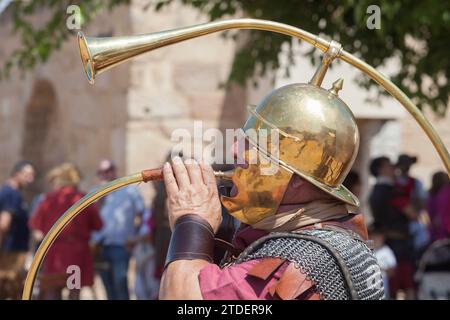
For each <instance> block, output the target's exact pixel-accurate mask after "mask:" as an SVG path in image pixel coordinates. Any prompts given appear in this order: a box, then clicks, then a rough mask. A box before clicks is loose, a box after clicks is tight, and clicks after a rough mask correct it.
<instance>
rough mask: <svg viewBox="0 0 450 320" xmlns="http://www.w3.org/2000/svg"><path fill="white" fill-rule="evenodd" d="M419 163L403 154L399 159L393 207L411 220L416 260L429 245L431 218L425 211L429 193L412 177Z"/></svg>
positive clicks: (410, 227) (410, 229) (411, 233)
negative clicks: (415, 166)
mask: <svg viewBox="0 0 450 320" xmlns="http://www.w3.org/2000/svg"><path fill="white" fill-rule="evenodd" d="M415 163H417V157H412V156H409V155H407V154H401V155H400V156H399V157H398V160H397V164H396V165H395V167H396V173H397V174H396V179H395V197H394V199H393V200H392V203H393V205H394V206H395V207H396V208H398V209H399V210H401V211H403V212H404V213H405V214H406V215H407V216H408V217H409V219H410V222H409V233H410V236H411V238H412V243H413V248H414V259H415V262H416V263H418V260H419V259H420V257H421V256H422V253H423V252H424V251H425V249H426V247H427V246H428V244H429V241H430V239H429V234H428V230H427V228H428V224H429V217H428V214H427V213H426V211H425V206H426V199H427V192H426V191H425V188H424V186H423V183H422V182H421V181H420V180H419V179H417V178H414V177H412V176H411V173H410V171H411V167H412V166H413V165H414V164H415Z"/></svg>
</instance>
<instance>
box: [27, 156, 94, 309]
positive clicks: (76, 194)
mask: <svg viewBox="0 0 450 320" xmlns="http://www.w3.org/2000/svg"><path fill="white" fill-rule="evenodd" d="M47 178H48V179H49V180H51V181H52V185H53V188H54V190H53V191H51V192H49V193H48V194H47V195H45V197H44V199H43V200H42V201H41V203H40V204H39V205H38V207H37V208H36V212H35V213H34V215H33V216H32V217H31V218H30V221H29V226H30V229H32V230H33V236H34V238H35V240H36V241H39V240H42V238H43V237H44V236H45V234H47V233H48V231H49V230H50V229H51V227H52V226H53V225H54V223H55V222H56V221H57V220H58V219H59V218H60V217H61V216H62V215H63V214H64V212H65V211H66V210H67V209H69V208H70V207H71V206H72V205H73V204H75V203H76V202H77V201H78V200H80V199H81V198H82V197H83V196H84V195H85V194H84V193H83V192H81V191H79V189H78V184H79V182H80V180H81V177H80V173H79V171H78V170H77V168H76V167H75V166H74V165H73V164H71V163H64V164H62V165H61V166H58V167H56V168H55V169H53V170H51V171H50V173H49V175H48V176H47ZM101 227H102V222H101V219H100V215H99V212H98V209H97V207H96V205H91V206H89V207H87V208H86V209H85V210H84V211H83V212H82V213H81V214H80V215H78V216H77V217H75V218H74V219H73V221H71V223H70V224H68V225H67V226H66V227H65V228H64V230H63V231H62V232H61V234H60V235H59V236H58V238H57V239H56V240H55V242H54V243H53V245H52V246H51V248H50V249H49V251H48V253H47V256H46V258H45V260H44V263H43V266H42V269H41V272H40V278H39V280H40V281H39V284H40V285H39V289H40V293H39V295H40V299H46V300H60V299H61V298H62V290H63V289H64V288H65V287H67V281H68V276H69V275H70V271H69V267H70V266H76V267H78V268H79V269H78V270H79V272H80V273H79V277H80V278H79V281H78V284H79V287H78V288H69V299H71V300H78V299H79V298H80V289H81V287H91V286H92V285H93V283H94V270H93V257H92V254H91V249H90V247H89V241H90V237H91V233H92V232H93V231H95V230H99V229H100V228H101ZM76 283H77V281H76V280H75V284H76Z"/></svg>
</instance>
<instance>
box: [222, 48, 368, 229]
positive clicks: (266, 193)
mask: <svg viewBox="0 0 450 320" xmlns="http://www.w3.org/2000/svg"><path fill="white" fill-rule="evenodd" d="M336 52H338V51H336ZM336 52H334V53H333V54H334V55H336V54H337V53H336ZM331 60H332V58H330V55H325V56H324V59H323V61H322V65H321V66H320V67H319V69H318V70H317V71H316V74H315V75H314V77H313V79H312V80H311V81H310V83H309V84H302V83H299V84H290V85H287V86H284V87H281V88H279V89H276V90H274V91H272V92H271V93H270V94H269V95H268V96H266V97H265V98H264V99H263V101H262V102H261V103H260V104H259V105H258V106H250V107H249V108H248V109H249V112H250V117H249V118H248V119H247V121H246V123H245V125H244V127H243V129H244V132H245V133H246V139H247V140H248V141H249V142H250V146H251V148H252V149H255V150H256V151H257V153H258V154H260V155H262V156H263V158H266V159H269V160H270V162H271V163H272V164H276V165H277V168H279V170H278V171H276V172H275V173H274V174H272V175H265V174H263V171H264V169H266V167H267V163H266V164H264V163H263V162H262V161H259V162H257V163H256V164H255V163H253V164H251V165H249V166H248V167H247V168H243V167H237V168H236V170H235V173H234V176H233V177H232V180H233V182H234V184H235V187H236V189H237V193H236V194H235V195H234V196H233V197H225V196H222V197H221V200H222V204H223V205H224V207H225V208H226V209H227V210H228V212H229V213H230V214H231V215H233V216H234V217H236V218H237V219H238V220H240V221H241V222H244V223H247V224H254V223H256V222H259V221H260V220H262V219H264V218H265V217H267V216H270V215H273V214H275V213H276V212H277V210H278V207H279V205H280V203H281V201H282V199H283V196H284V193H285V191H286V189H287V186H288V184H289V181H290V179H291V177H292V175H293V174H298V175H299V176H301V177H302V178H304V179H305V180H307V181H309V182H310V183H312V184H313V185H315V186H316V187H318V188H320V189H321V190H323V191H325V192H327V193H329V194H330V195H332V196H333V197H335V198H337V199H339V200H341V201H343V202H344V203H346V204H349V205H351V206H355V207H357V206H359V201H358V198H357V197H356V196H355V195H353V194H352V193H351V192H350V191H349V190H347V189H346V188H345V187H344V186H343V185H342V182H343V181H344V179H345V177H346V176H347V174H348V172H349V171H350V169H351V167H352V165H353V162H354V160H355V158H356V155H357V152H358V147H359V132H358V127H357V125H356V121H355V117H354V115H353V113H352V112H351V110H350V108H349V107H348V106H347V105H346V104H345V102H343V101H342V100H341V99H340V98H339V97H338V91H339V90H340V89H341V88H342V83H343V80H342V79H339V80H338V81H336V82H335V83H333V86H332V88H331V89H330V90H325V89H323V88H321V87H320V84H321V82H322V80H323V77H324V75H325V73H326V70H327V68H328V64H329V63H330V62H331ZM261 129H263V131H264V130H265V131H266V132H268V131H273V130H275V131H276V133H277V136H278V141H277V144H278V148H273V143H272V144H271V143H267V144H263V143H260V139H259V138H256V139H255V138H252V135H249V134H247V132H249V131H252V130H253V131H260V130H261ZM269 135H271V134H269ZM273 150H276V152H273ZM248 153H249V152H248V151H246V157H247V158H248ZM246 160H248V159H246Z"/></svg>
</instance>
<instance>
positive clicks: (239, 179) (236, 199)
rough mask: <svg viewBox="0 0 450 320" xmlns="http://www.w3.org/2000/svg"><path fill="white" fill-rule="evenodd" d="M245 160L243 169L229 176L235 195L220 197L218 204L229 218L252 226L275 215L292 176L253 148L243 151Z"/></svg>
mask: <svg viewBox="0 0 450 320" xmlns="http://www.w3.org/2000/svg"><path fill="white" fill-rule="evenodd" d="M244 159H245V161H246V162H247V164H246V167H245V168H243V167H237V168H236V169H235V173H234V175H233V177H232V181H233V183H234V187H235V188H236V189H237V190H236V195H235V196H232V197H226V196H221V201H222V204H223V206H224V207H225V208H226V209H227V210H228V212H229V213H230V214H231V215H232V216H234V217H235V218H236V219H238V220H239V221H241V222H243V223H245V224H250V225H251V224H254V223H256V222H258V221H260V220H262V219H264V218H265V217H268V216H271V215H274V214H275V213H276V212H277V210H278V207H279V206H280V203H281V200H282V199H283V196H284V193H285V191H286V189H287V186H288V184H289V181H290V179H291V177H292V174H293V173H292V172H291V171H290V170H288V169H286V168H283V167H281V166H278V164H276V163H274V162H271V161H270V160H269V159H268V158H267V157H265V156H264V155H263V154H261V153H260V152H258V151H256V149H255V148H254V147H250V149H249V150H246V151H245V152H244Z"/></svg>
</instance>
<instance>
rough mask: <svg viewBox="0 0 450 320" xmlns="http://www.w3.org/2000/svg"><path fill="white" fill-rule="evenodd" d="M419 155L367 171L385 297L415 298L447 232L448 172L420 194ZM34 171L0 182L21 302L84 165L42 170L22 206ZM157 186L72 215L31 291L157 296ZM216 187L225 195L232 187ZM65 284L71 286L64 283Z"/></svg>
mask: <svg viewBox="0 0 450 320" xmlns="http://www.w3.org/2000/svg"><path fill="white" fill-rule="evenodd" d="M416 162H417V158H416V157H411V156H409V155H406V154H403V155H400V157H399V158H398V160H397V161H396V163H392V162H391V160H390V159H389V158H388V157H378V158H375V159H373V160H372V161H371V163H370V168H368V169H369V170H370V173H371V174H372V175H373V176H374V178H375V184H374V185H373V187H372V190H371V192H370V196H369V204H370V210H371V214H372V217H373V222H372V223H371V225H370V226H369V232H370V239H371V241H372V246H373V250H374V252H375V255H376V257H377V259H378V261H379V264H380V266H381V268H382V271H383V276H384V279H383V280H384V283H385V288H386V293H387V297H388V298H391V299H396V298H404V299H416V298H420V297H421V296H420V295H419V294H418V287H419V281H420V279H419V278H418V276H417V275H418V274H419V271H420V270H419V269H420V268H421V264H422V265H423V257H424V256H425V255H426V254H424V253H426V252H427V250H429V249H430V248H435V247H436V246H434V247H433V245H431V244H436V243H438V242H439V241H442V240H447V241H449V240H448V239H449V238H450V182H449V178H448V176H447V174H446V173H445V172H436V173H435V174H434V175H433V176H432V179H431V180H432V183H431V188H430V189H429V190H428V191H426V190H425V188H424V185H423V183H422V182H421V181H420V180H419V179H417V178H414V177H412V176H411V175H410V169H411V167H412V166H413V165H414V163H416ZM220 169H223V168H220ZM34 178H35V168H34V166H33V164H32V163H30V162H27V161H20V162H18V163H17V164H16V165H15V166H14V168H13V169H12V171H11V174H10V177H9V178H8V179H7V181H5V182H4V183H3V185H2V186H1V187H0V299H20V297H21V292H22V289H23V283H24V279H25V275H26V270H27V268H29V263H30V261H31V259H32V257H33V254H34V253H35V251H36V249H37V248H38V246H39V244H40V242H41V241H42V240H43V238H44V236H45V235H46V234H47V233H48V232H49V230H50V229H51V228H52V226H53V225H54V223H55V222H56V221H57V220H58V219H59V218H60V217H61V215H62V214H63V213H64V212H66V211H67V210H68V209H69V208H70V207H71V206H72V205H74V204H75V203H76V202H77V201H78V200H80V199H81V198H82V197H84V196H85V193H84V192H83V191H81V190H80V188H79V184H80V181H81V178H82V177H81V173H80V171H79V170H78V168H77V167H76V166H75V165H74V164H72V163H64V164H61V165H59V166H57V167H56V168H54V169H52V170H50V171H49V172H48V173H47V174H46V178H47V181H48V185H49V188H48V190H47V192H44V193H42V194H40V195H38V196H36V197H35V198H34V199H33V201H32V202H31V204H30V205H29V206H28V205H27V203H26V202H25V200H24V193H23V192H24V190H25V189H26V188H27V186H29V185H31V184H32V183H33V181H34ZM97 178H98V185H97V186H93V189H92V190H94V189H96V188H97V187H99V186H101V185H104V184H106V183H108V182H110V181H112V180H114V179H116V178H117V168H116V166H115V164H114V163H113V162H112V161H110V160H102V161H100V162H99V164H98V168H97ZM344 184H345V185H346V187H347V188H349V189H350V191H352V192H353V193H354V194H355V195H357V196H360V189H361V181H360V179H359V175H358V174H357V173H356V172H353V171H351V172H350V173H349V175H348V176H347V178H346V180H345V182H344ZM154 186H155V190H156V195H155V197H154V199H153V200H152V206H151V207H150V208H146V207H145V205H144V201H143V198H142V195H141V194H140V192H139V190H138V188H137V187H136V186H134V185H131V186H127V187H124V188H122V189H119V190H117V191H115V192H113V193H110V194H108V195H107V196H105V197H104V198H102V199H100V200H99V201H98V202H96V203H95V204H94V205H91V206H89V207H88V208H86V209H84V212H83V213H82V214H80V215H78V216H77V217H76V218H75V219H74V220H73V221H71V223H70V224H69V225H68V226H67V227H66V228H65V229H64V230H63V231H62V233H61V234H60V235H59V236H58V238H57V240H56V241H55V242H54V244H53V245H52V247H51V248H50V250H49V252H48V253H47V256H46V259H45V261H44V263H43V265H42V266H41V269H40V272H39V276H38V278H37V283H36V284H35V290H34V292H33V295H34V298H35V299H62V298H63V296H64V298H68V299H80V290H81V288H90V289H91V290H92V291H93V296H94V297H96V296H97V295H96V293H95V292H94V291H95V290H94V289H93V285H94V278H95V275H97V276H98V277H99V278H100V279H101V282H102V284H103V287H104V289H105V292H106V297H107V298H108V299H110V300H117V299H120V300H127V299H130V297H131V295H132V296H133V297H135V298H137V299H156V298H157V295H158V289H159V280H160V278H161V276H162V272H163V266H164V261H165V254H166V251H167V247H168V244H169V240H170V227H169V222H168V219H167V211H166V210H167V208H166V193H165V189H164V184H163V183H162V182H155V183H154ZM219 188H222V189H226V190H221V193H224V192H225V193H227V192H229V189H230V188H231V186H226V185H222V186H220V187H219ZM223 218H224V219H223V225H222V227H221V229H220V230H219V233H218V235H217V236H218V237H220V238H222V239H224V240H227V241H230V240H231V237H232V235H233V232H234V230H235V228H236V226H237V224H236V221H235V220H234V219H233V218H231V216H229V215H227V214H226V212H225V211H223ZM220 250H222V249H220ZM220 250H217V251H216V254H217V257H216V260H217V262H219V261H220V259H221V256H223V253H224V252H223V250H222V251H220ZM131 260H132V261H133V266H134V277H133V283H132V284H131V283H130V279H129V274H130V272H129V271H130V261H131ZM73 266H75V267H76V268H75V269H74V268H73ZM77 268H78V270H79V272H78V273H77ZM447 274H450V272H447ZM69 282H70V284H69ZM438 282H439V279H438ZM447 282H448V281H447ZM69 285H70V290H65V289H67V288H68V286H69ZM130 288H132V289H131V290H132V291H131V290H130ZM64 292H66V295H64V294H63V293H64ZM448 298H449V299H450V296H449V297H448Z"/></svg>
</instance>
